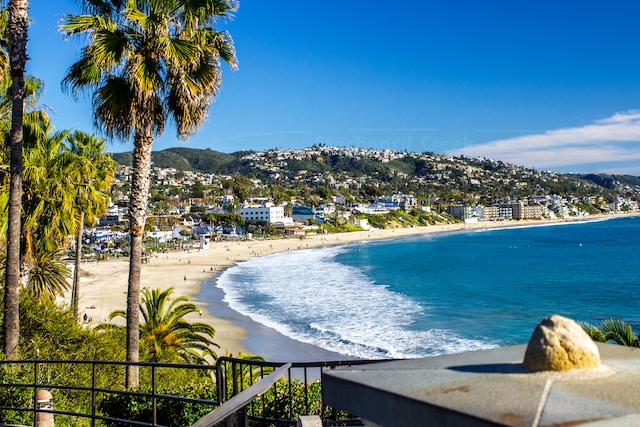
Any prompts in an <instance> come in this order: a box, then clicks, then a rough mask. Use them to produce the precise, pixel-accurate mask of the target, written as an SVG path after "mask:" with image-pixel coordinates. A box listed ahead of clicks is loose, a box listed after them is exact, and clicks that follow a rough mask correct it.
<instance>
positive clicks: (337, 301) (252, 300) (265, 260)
mask: <svg viewBox="0 0 640 427" xmlns="http://www.w3.org/2000/svg"><path fill="white" fill-rule="evenodd" d="M346 250H347V249H346V248H344V247H333V248H323V249H309V250H300V251H295V252H288V253H282V254H276V255H272V256H267V257H262V258H254V259H251V260H249V261H246V262H243V263H240V264H239V265H238V266H236V267H234V268H231V269H229V270H227V271H226V272H224V273H223V274H222V275H221V276H220V278H219V280H218V283H217V286H218V287H220V288H222V289H223V290H224V292H225V299H224V300H225V302H227V303H228V304H229V305H230V306H231V308H233V309H234V310H236V311H238V312H240V313H243V314H245V315H248V316H249V317H251V318H252V319H253V320H255V321H257V322H259V323H262V324H264V325H266V326H269V327H271V328H273V329H275V330H277V331H278V332H280V333H282V334H284V335H286V336H289V337H291V338H294V339H296V340H299V341H302V342H306V343H310V344H313V345H316V346H319V347H322V348H325V349H328V350H331V351H337V352H339V353H342V354H345V355H349V356H354V357H361V358H381V357H382V358H404V357H420V356H426V355H431V354H442V353H452V352H459V351H466V350H476V349H480V348H487V347H490V346H491V345H490V344H487V343H486V342H481V341H476V340H468V339H465V338H462V337H460V336H457V335H456V334H455V333H453V332H452V331H447V330H439V329H430V330H416V329H412V325H413V324H414V320H415V319H416V318H417V317H420V318H422V319H424V318H425V317H427V316H428V311H429V307H425V306H423V305H420V304H418V303H416V302H415V301H413V300H412V299H410V298H409V297H407V296H405V295H402V294H399V293H397V292H393V291H391V290H389V288H388V287H387V286H385V285H384V284H376V283H373V282H372V281H371V280H370V279H369V278H368V277H367V276H366V275H365V274H364V271H363V270H360V269H357V268H354V267H349V266H346V265H343V264H341V263H340V262H338V260H339V258H340V256H341V255H342V254H343V253H344V252H345V251H346Z"/></svg>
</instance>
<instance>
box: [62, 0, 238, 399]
mask: <svg viewBox="0 0 640 427" xmlns="http://www.w3.org/2000/svg"><path fill="white" fill-rule="evenodd" d="M83 6H84V9H85V12H86V13H87V14H86V15H66V16H65V17H64V19H63V24H62V30H63V31H64V32H65V33H66V34H67V35H69V36H73V35H86V36H88V38H87V40H89V43H88V45H87V46H86V47H85V48H84V49H83V50H82V53H81V56H80V60H79V61H78V62H76V63H75V64H73V65H72V66H71V67H70V69H69V70H68V73H67V75H66V77H65V78H64V80H63V84H64V87H65V88H66V89H67V90H70V91H71V92H72V93H73V94H74V95H77V94H78V93H79V92H81V91H83V90H88V91H90V92H91V93H92V97H93V107H94V110H95V115H94V117H95V124H96V125H97V126H98V127H99V128H101V129H102V130H103V131H105V132H106V134H107V135H109V136H114V137H119V138H122V139H124V140H129V139H130V138H133V145H134V150H133V174H132V178H131V195H130V199H129V226H130V230H129V231H130V239H131V253H130V263H129V281H128V287H127V361H128V362H134V363H135V362H137V361H138V360H139V355H138V350H139V340H138V325H139V316H138V302H139V299H140V298H139V297H140V272H141V267H142V244H143V237H144V228H145V222H146V215H147V201H148V198H149V173H150V170H151V148H152V144H153V141H154V138H155V137H157V136H159V135H161V134H162V132H163V131H164V127H165V124H166V121H167V119H169V118H171V119H173V121H174V122H175V124H176V128H177V132H178V136H179V137H180V138H182V139H186V138H188V137H189V136H190V135H191V134H192V133H194V132H195V131H196V130H197V129H198V128H199V127H200V126H201V125H202V124H203V123H204V120H205V119H206V117H207V115H208V112H209V107H210V104H211V102H212V99H213V98H215V96H216V95H217V94H218V92H219V90H220V85H221V81H222V72H221V61H224V62H227V63H228V64H230V65H231V66H232V67H235V66H236V57H235V50H234V47H233V42H232V40H231V37H230V36H229V34H228V33H226V32H220V31H218V30H216V29H215V28H214V24H215V23H216V21H217V20H218V19H219V18H221V17H227V16H230V14H232V13H233V12H234V11H235V10H237V4H236V2H235V0H201V1H198V2H194V1H188V0H166V1H155V0H137V1H133V0H132V1H127V2H124V1H121V0H104V1H100V2H94V1H88V0H87V1H85V2H83ZM134 363H132V364H131V365H129V366H128V367H127V379H126V385H127V387H128V388H134V387H137V385H138V367H137V366H136V365H135V364H134Z"/></svg>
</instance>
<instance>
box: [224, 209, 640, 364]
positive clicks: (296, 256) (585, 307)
mask: <svg viewBox="0 0 640 427" xmlns="http://www.w3.org/2000/svg"><path fill="white" fill-rule="evenodd" d="M639 242H640V218H637V217H626V218H617V219H610V220H604V221H587V222H574V223H562V224H557V225H546V226H533V227H518V228H504V229H490V230H480V231H468V232H465V231H461V232H455V233H444V234H435V235H434V234H430V235H426V236H417V237H411V238H405V239H396V240H387V241H374V242H366V243H359V244H355V245H348V246H343V247H331V248H322V249H309V250H300V251H295V252H288V253H282V254H277V255H272V256H267V257H262V258H254V259H251V260H249V261H247V262H243V263H241V264H239V265H238V266H236V267H234V268H231V269H229V270H227V271H226V272H224V273H223V274H222V275H221V276H220V277H219V279H218V282H217V286H218V287H220V288H222V289H223V290H224V292H225V301H226V302H227V303H229V305H230V306H231V307H232V308H233V309H235V310H237V311H239V312H240V313H243V314H246V315H248V316H249V317H251V318H253V319H254V320H256V321H258V322H260V323H263V324H265V325H267V326H270V327H272V328H274V329H276V330H278V331H279V332H281V333H283V334H284V335H287V336H290V337H292V338H295V339H297V340H299V341H304V342H307V343H310V344H314V345H316V346H320V347H323V348H326V349H328V350H332V351H338V352H340V353H343V354H345V355H349V356H356V357H364V358H378V357H420V356H426V355H433V354H443V353H452V352H460V351H466V350H475V349H481V348H488V347H495V346H504V345H511V344H520V343H526V342H527V341H528V339H529V336H530V334H531V332H532V331H533V328H534V327H535V325H537V324H538V323H539V322H540V320H541V319H542V318H544V317H546V316H549V315H551V314H561V315H564V316H567V317H571V318H573V319H576V320H582V321H587V322H590V323H599V321H600V320H602V319H604V318H607V317H618V318H621V319H623V320H625V321H627V322H628V323H630V324H632V325H633V326H634V329H635V328H638V327H640V313H639V312H638V309H639V308H640V292H639V290H640V251H639V250H638V249H639V248H640V245H639Z"/></svg>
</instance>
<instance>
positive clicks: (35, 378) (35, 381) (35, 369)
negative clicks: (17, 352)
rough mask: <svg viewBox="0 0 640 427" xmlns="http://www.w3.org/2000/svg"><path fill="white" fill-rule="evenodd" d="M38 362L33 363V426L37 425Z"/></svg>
mask: <svg viewBox="0 0 640 427" xmlns="http://www.w3.org/2000/svg"><path fill="white" fill-rule="evenodd" d="M38 366H39V365H38V362H35V363H34V364H33V426H34V427H36V426H37V422H38V420H37V418H38Z"/></svg>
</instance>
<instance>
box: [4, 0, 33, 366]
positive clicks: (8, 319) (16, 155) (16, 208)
mask: <svg viewBox="0 0 640 427" xmlns="http://www.w3.org/2000/svg"><path fill="white" fill-rule="evenodd" d="M28 9H29V1H28V0H10V1H9V25H8V33H9V34H8V53H9V70H10V75H11V99H12V106H11V132H10V138H9V141H10V142H9V146H10V147H11V155H10V164H9V170H10V174H11V183H10V191H9V194H10V197H9V219H8V230H7V254H6V263H7V264H6V265H7V268H6V269H5V289H4V325H3V329H4V357H5V358H6V359H16V358H17V357H18V338H19V336H20V321H19V304H20V229H21V218H20V215H21V210H22V118H23V115H24V72H25V67H26V63H27V33H28V30H27V20H28V15H27V10H28ZM4 74H5V73H3V75H4Z"/></svg>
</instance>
